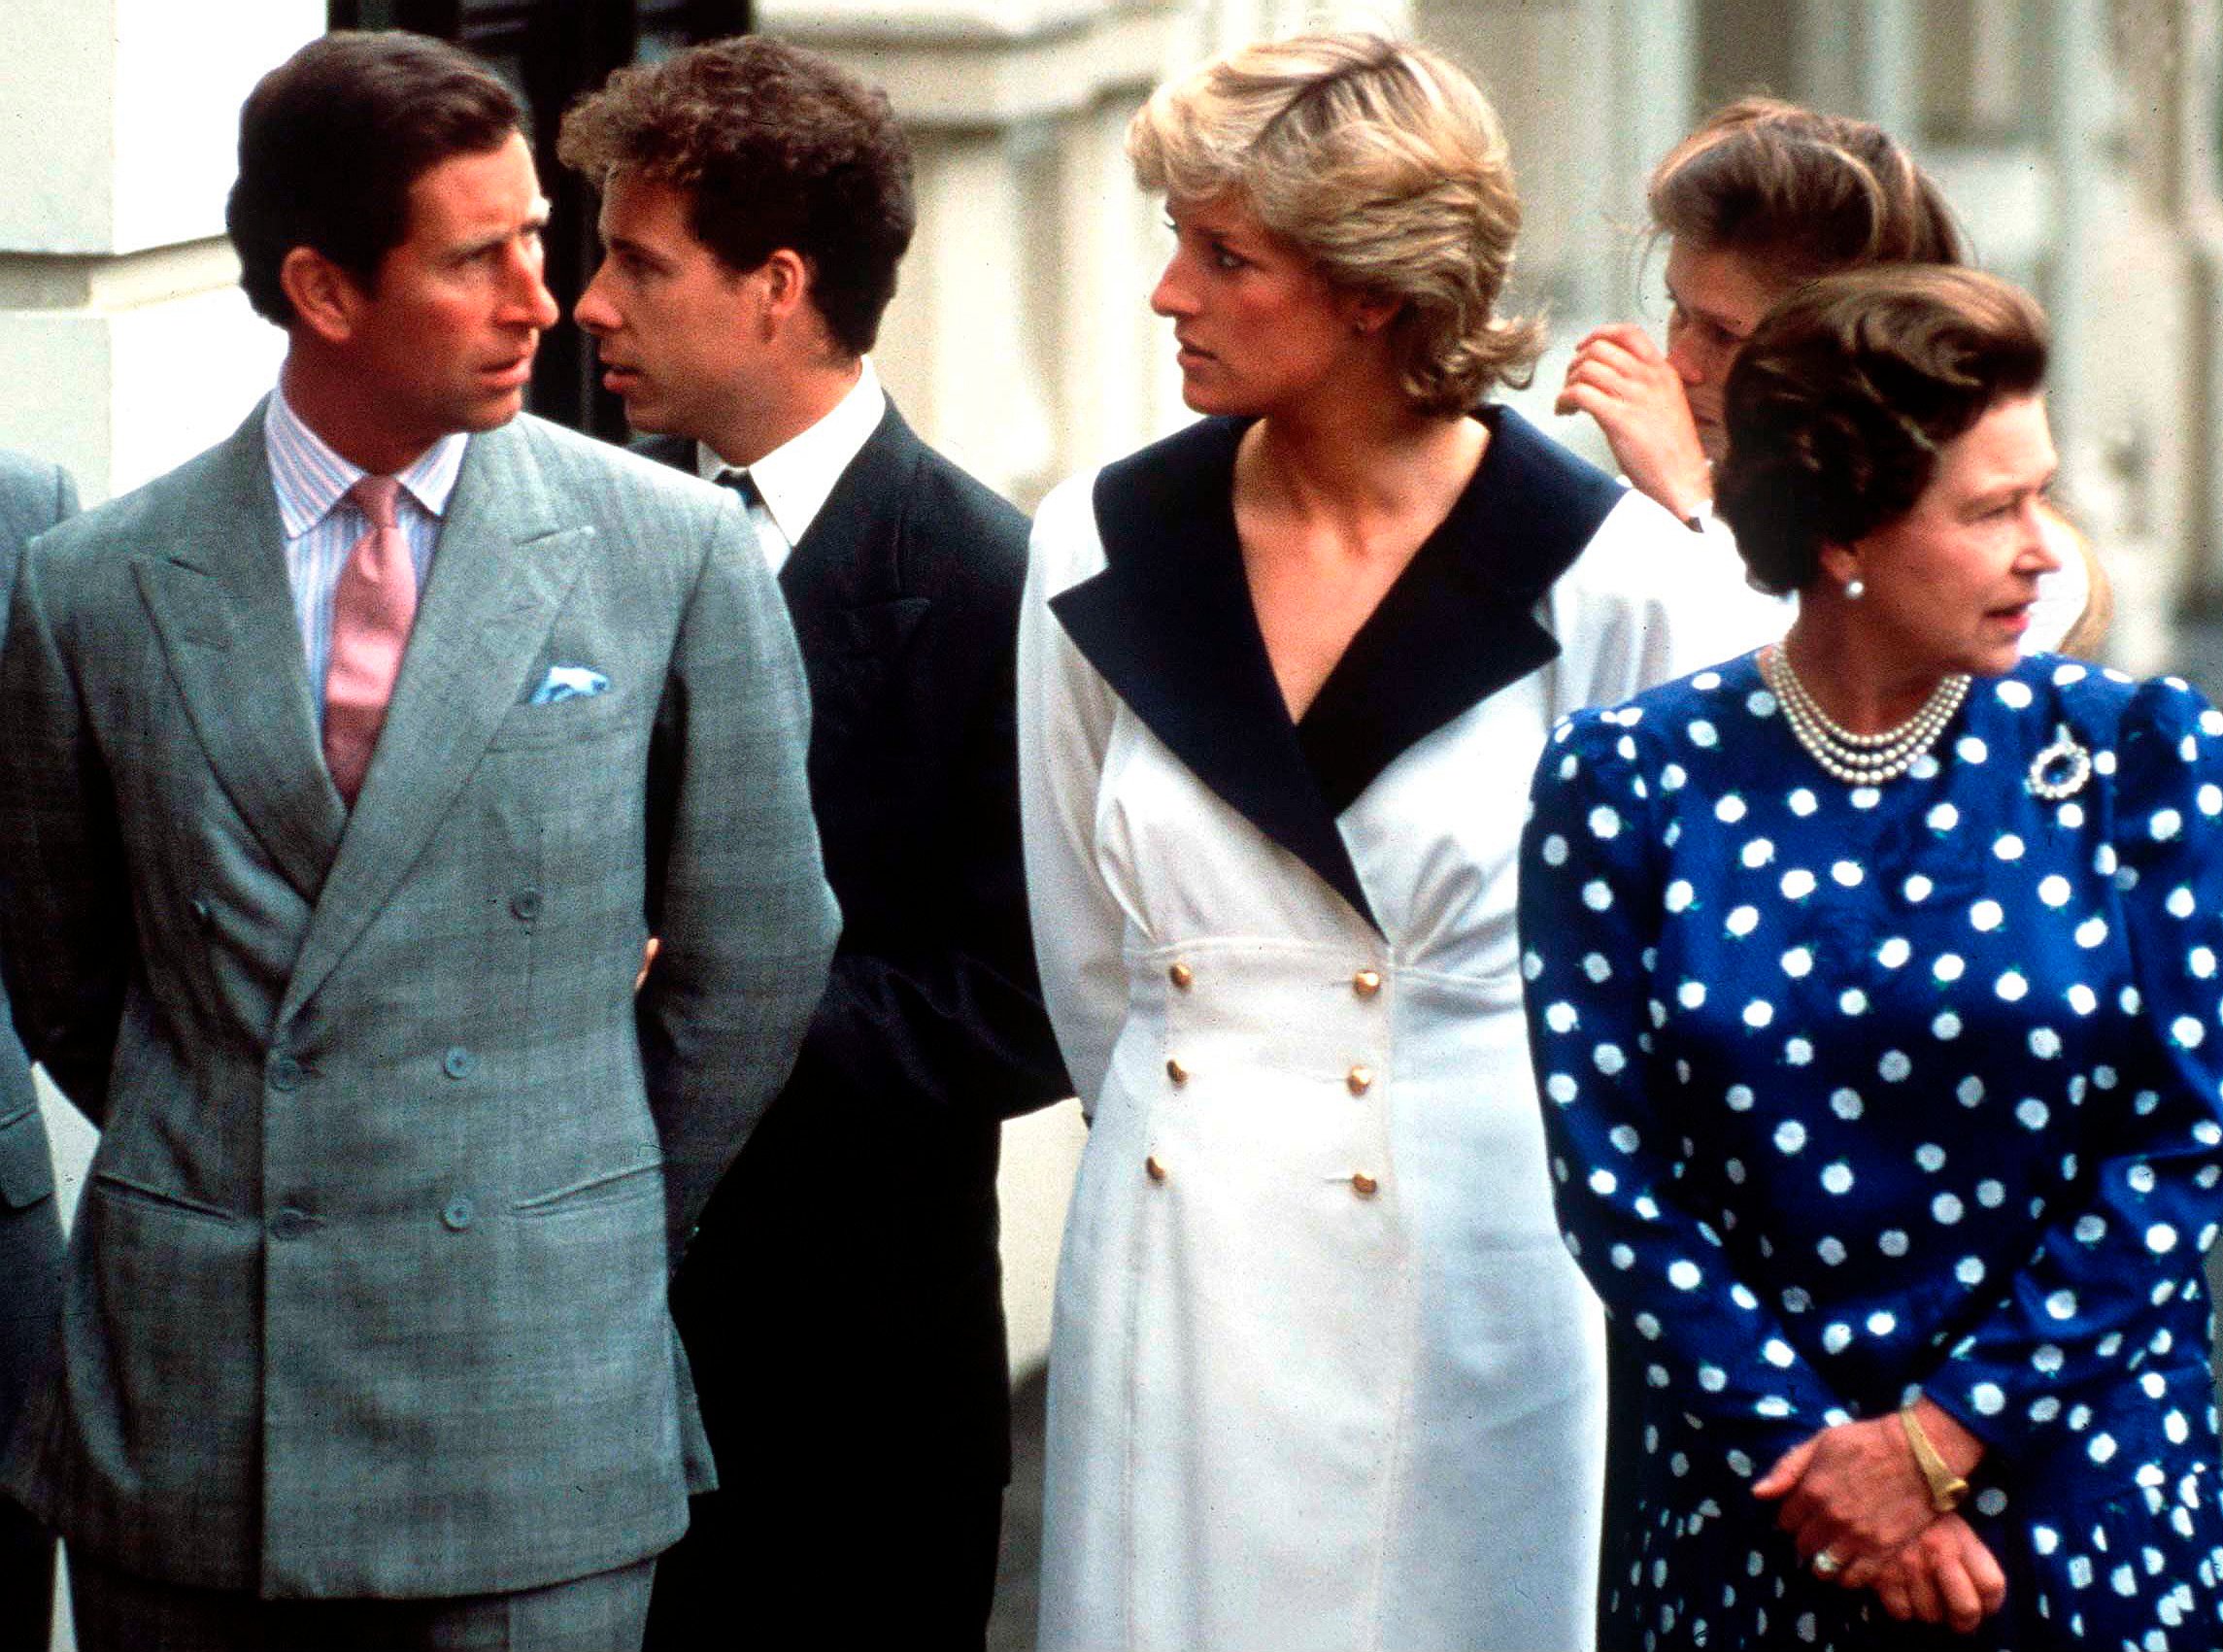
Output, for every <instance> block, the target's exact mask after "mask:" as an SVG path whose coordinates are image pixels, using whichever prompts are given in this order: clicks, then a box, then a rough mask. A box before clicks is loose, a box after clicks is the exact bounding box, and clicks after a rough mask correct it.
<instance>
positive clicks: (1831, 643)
mask: <svg viewBox="0 0 2223 1652" xmlns="http://www.w3.org/2000/svg"><path fill="white" fill-rule="evenodd" d="M1782 648H1783V651H1784V654H1785V657H1787V658H1788V659H1789V660H1790V662H1791V669H1792V670H1793V671H1795V672H1796V673H1798V677H1799V681H1800V683H1801V684H1802V686H1803V687H1804V689H1805V691H1806V692H1807V693H1809V694H1810V695H1812V696H1813V698H1814V700H1815V702H1816V703H1817V704H1819V705H1820V706H1821V708H1822V710H1823V712H1824V713H1825V714H1826V715H1827V716H1828V717H1829V718H1830V720H1831V721H1832V722H1834V723H1836V724H1837V725H1840V726H1841V727H1843V728H1845V729H1847V730H1849V731H1850V732H1852V733H1855V734H1879V733H1881V732H1883V731H1884V730H1885V729H1887V728H1896V727H1898V726H1899V725H1901V724H1903V723H1904V722H1905V721H1906V720H1907V719H1908V718H1910V717H1912V716H1913V715H1914V714H1915V713H1916V712H1918V711H1920V710H1921V709H1922V706H1923V703H1924V702H1925V701H1926V700H1928V699H1929V697H1930V696H1931V694H1932V693H1934V692H1935V691H1937V685H1938V684H1939V683H1941V682H1943V681H1944V680H1945V678H1946V677H1947V676H1948V675H1950V673H1949V672H1948V670H1947V669H1946V668H1945V667H1943V666H1940V665H1937V664H1936V663H1934V662H1933V663H1927V664H1914V663H1908V662H1907V661H1905V660H1903V659H1900V658H1895V657H1893V656H1892V651H1890V650H1889V649H1887V648H1884V647H1882V646H1879V644H1878V642H1877V641H1876V639H1875V637H1874V636H1873V634H1872V630H1871V628H1870V627H1869V626H1866V625H1861V624H1854V623H1853V622H1852V621H1851V620H1850V618H1849V617H1848V616H1846V615H1845V614H1843V613H1842V612H1841V611H1840V606H1839V603H1838V602H1835V601H1830V600H1827V599H1825V600H1824V601H1822V602H1818V603H1817V602H1814V601H1812V600H1810V599H1808V600H1806V601H1803V602H1802V604H1801V606H1800V610H1799V618H1798V620H1797V621H1796V622H1794V623H1793V624H1792V626H1791V629H1790V630H1789V631H1788V632H1787V633H1786V634H1785V635H1784V638H1783V642H1782Z"/></svg>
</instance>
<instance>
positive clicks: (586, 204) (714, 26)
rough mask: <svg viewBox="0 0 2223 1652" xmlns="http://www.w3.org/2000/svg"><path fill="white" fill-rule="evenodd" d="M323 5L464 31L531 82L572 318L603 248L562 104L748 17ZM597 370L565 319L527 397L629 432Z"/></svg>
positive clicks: (731, 11)
mask: <svg viewBox="0 0 2223 1652" xmlns="http://www.w3.org/2000/svg"><path fill="white" fill-rule="evenodd" d="M326 13H327V20H328V21H329V23H330V25H331V26H332V27H333V28H336V29H388V28H398V29H414V30H416V31H417V32H418V33H419V34H429V35H435V36H438V37H439V38H440V39H442V40H452V41H455V42H456V43H457V44H458V45H460V46H464V47H467V48H468V49H469V50H470V51H473V52H476V53H477V54H478V55H479V56H481V57H483V58H485V59H486V60H487V61H488V63H490V64H491V65H492V66H493V68H494V70H495V72H496V73H497V74H499V75H500V76H501V77H502V78H503V79H504V80H505V81H507V82H509V84H511V85H512V86H513V87H514V88H516V90H517V91H519V92H520V93H521V94H522V96H523V98H524V102H525V108H526V109H527V111H528V112H529V113H530V116H531V119H532V139H533V164H534V165H535V166H536V167H538V168H539V170H540V186H541V188H542V189H543V190H544V191H545V192H546V193H547V195H548V202H549V223H548V285H549V289H550V290H551V291H552V292H554V293H555V294H556V302H557V303H559V304H561V305H562V306H563V313H564V315H565V317H566V318H568V317H569V316H570V314H571V306H572V302H573V301H574V300H575V299H577V298H578V296H579V293H580V289H581V288H583V287H585V286H586V285H587V280H588V278H589V276H590V275H592V274H593V271H594V261H595V259H596V257H597V256H598V255H599V248H598V246H597V244H596V242H595V239H594V211H595V203H594V198H593V195H592V193H591V192H590V191H589V189H588V188H587V186H586V185H585V184H584V183H583V182H581V180H579V179H578V178H576V177H574V176H572V175H571V174H570V173H568V172H566V171H565V170H564V169H563V167H562V166H561V165H559V164H558V163H557V161H556V123H557V122H558V121H559V120H561V118H563V112H564V111H565V110H566V109H568V108H570V107H571V104H572V101H573V100H574V99H575V98H577V97H578V96H579V94H580V93H581V92H584V91H590V90H592V89H593V88H594V87H596V86H598V85H600V84H602V83H603V82H604V81H605V80H607V79H608V78H609V75H610V71H611V70H613V69H617V68H620V67H622V66H623V65H624V64H627V63H635V62H642V61H649V60H653V59H655V58H657V57H663V56H668V55H669V54H670V53H672V52H674V51H680V50H681V49H683V48H685V47H689V46H692V45H694V44H695V43H696V42H697V41H704V40H718V39H722V38H723V37H724V36H726V35H729V34H744V33H746V32H748V28H749V0H330V4H329V5H328V7H327V8H326ZM595 378H596V376H595V373H594V356H593V352H592V351H591V350H590V349H589V346H588V342H587V339H586V337H585V336H584V335H583V334H582V333H581V332H580V331H579V329H578V328H576V327H574V326H572V325H571V324H570V322H569V320H565V321H564V323H563V324H561V325H559V326H557V327H556V329H555V330H554V331H552V332H551V333H549V335H548V336H547V337H546V338H544V339H542V340H541V344H540V358H539V360H538V361H537V362H536V363H535V364H534V367H533V374H532V394H531V397H530V402H529V405H530V406H531V408H532V410H533V412H535V413H537V414H539V415H541V416H542V417H543V418H546V419H554V420H556V421H559V422H561V423H564V424H569V425H572V426H574V427H576V428H578V429H581V430H588V431H591V432H593V433H594V434H595V435H597V436H606V437H609V438H611V439H613V440H619V439H623V436H624V433H625V417H624V407H623V403H621V402H620V401H619V400H618V398H617V397H616V396H613V395H611V394H610V393H609V392H608V391H607V390H605V389H603V388H601V386H600V385H599V384H597V383H596V382H595Z"/></svg>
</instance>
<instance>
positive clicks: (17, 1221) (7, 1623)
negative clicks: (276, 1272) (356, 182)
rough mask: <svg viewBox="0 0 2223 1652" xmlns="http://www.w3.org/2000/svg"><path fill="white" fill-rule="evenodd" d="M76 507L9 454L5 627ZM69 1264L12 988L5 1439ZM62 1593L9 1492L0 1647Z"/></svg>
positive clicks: (3, 1318)
mask: <svg viewBox="0 0 2223 1652" xmlns="http://www.w3.org/2000/svg"><path fill="white" fill-rule="evenodd" d="M76 514H77V485H76V484H75V483H73V482H72V481H71V480H70V475H69V472H68V471H66V470H64V469H62V468H61V466H59V465H56V464H49V463H48V462H46V461H45V460H44V459H35V458H32V457H31V456H30V455H27V454H11V453H0V634H5V629H6V624H7V617H8V592H9V591H10V590H11V589H13V588H14V586H15V583H16V567H17V563H18V562H19V561H20V560H21V558H22V555H23V547H24V546H25V545H27V544H29V543H30V541H31V538H32V536H33V535H34V534H39V533H44V532H45V531H46V530H47V529H48V528H50V527H51V526H53V525H54V523H58V522H60V521H62V520H63V519H65V518H67V517H72V516H75V515H76ZM61 1267H62V1225H61V1220H60V1218H59V1217H58V1216H57V1215H56V1214H55V1211H54V1167H53V1160H52V1159H51V1156H50V1155H49V1152H48V1148H47V1127H46V1124H45V1122H44V1121H43V1120H42V1119H41V1118H40V1116H39V1093H38V1091H37V1089H36V1088H34V1087H33V1085H32V1083H31V1064H30V1062H27V1061H25V1060H24V1059H23V1047H22V1045H20V1044H18V1043H17V1041H16V1033H15V1029H14V1028H11V1027H10V1026H9V1025H8V999H7V995H6V993H5V992H0V1444H4V1443H5V1442H6V1440H7V1438H8V1434H9V1433H10V1431H12V1430H13V1429H14V1428H15V1426H16V1414H17V1412H18V1411H19V1410H21V1409H22V1404H23V1396H24V1393H25V1392H26V1390H28V1388H29V1387H30V1384H31V1381H32V1378H33V1377H34V1376H35V1375H36V1373H37V1371H38V1369H39V1366H40V1365H41V1363H42V1362H44V1361H45V1360H46V1359H47V1358H48V1357H49V1355H50V1354H51V1350H52V1346H53V1339H54V1337H53V1333H54V1326H55V1312H56V1309H57V1306H58V1303H59V1291H58V1287H59V1285H60V1283H61ZM53 1596H54V1540H53V1537H52V1535H51V1534H49V1533H48V1532H47V1531H46V1529H45V1528H44V1527H42V1526H40V1524H39V1523H38V1522H37V1521H35V1520H33V1519H32V1518H31V1517H30V1516H29V1515H28V1514H26V1513H24V1512H23V1510H21V1509H20V1508H18V1507H17V1506H16V1505H15V1504H14V1503H12V1502H7V1501H5V1500H0V1652H32V1649H34V1648H43V1647H44V1646H45V1645H46V1644H47V1632H48V1629H49V1627H50V1625H51V1622H52V1617H53Z"/></svg>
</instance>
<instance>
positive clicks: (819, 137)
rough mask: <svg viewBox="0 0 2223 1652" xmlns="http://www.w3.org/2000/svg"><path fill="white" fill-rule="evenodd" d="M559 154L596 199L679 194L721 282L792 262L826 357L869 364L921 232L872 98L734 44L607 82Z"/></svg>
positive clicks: (904, 164) (769, 53) (905, 163)
mask: <svg viewBox="0 0 2223 1652" xmlns="http://www.w3.org/2000/svg"><path fill="white" fill-rule="evenodd" d="M556 153H557V154H558V155H560V156H561V157H562V160H563V164H564V165H566V166H569V167H572V168H575V169H576V170H578V171H580V172H582V173H584V174H586V176H587V178H588V180H589V182H590V183H592V184H593V185H595V187H597V188H607V187H608V186H609V182H610V179H611V177H612V176H613V175H614V174H615V175H623V176H625V177H628V178H633V177H637V178H642V179H646V180H649V181H652V182H655V183H660V184H666V185H671V186H672V187H674V188H676V189H679V190H682V191H684V192H685V193H686V195H687V197H688V224H689V227H690V229H691V230H692V231H693V233H694V237H695V239H696V240H697V241H700V242H701V243H702V244H703V245H704V246H705V247H707V248H709V249H710V251H711V252H712V253H715V254H716V255H717V257H718V259H719V261H720V262H722V263H724V265H725V266H726V267H727V268H728V269H732V270H736V271H748V270H753V269H756V268H757V267H758V265H760V264H761V263H763V261H764V260H765V259H766V258H768V257H770V256H771V255H772V254H773V253H775V252H777V251H779V250H780V249H781V248H783V247H785V248H788V249H790V250H791V251H792V252H794V253H796V254H798V255H799V256H800V257H801V258H802V259H803V261H804V262H805V263H806V264H808V265H809V267H810V272H811V294H812V297H813V298H814V300H815V301H816V303H817V305H818V311H819V314H820V315H821V316H822V317H824V318H825V324H826V328H827V330H828V331H830V332H831V333H832V334H833V337H834V340H835V342H836V343H837V344H839V345H840V347H841V348H842V349H843V350H845V351H847V352H848V353H849V354H852V355H861V354H864V353H865V352H866V351H867V350H870V349H871V348H872V342H873V340H874V338H876V337H877V336H878V334H879V331H880V317H881V313H882V312H883V311H885V310H886V309H887V308H888V301H889V299H891V298H893V296H894V295H895V266H896V264H897V263H898V262H900V261H901V259H902V256H903V253H904V252H905V250H906V249H908V248H909V247H910V245H911V232H912V230H913V229H914V228H916V227H917V224H918V212H917V209H916V207H915V205H914V204H913V201H912V195H911V146H910V143H909V141H908V140H907V139H905V137H904V136H903V129H902V128H901V127H900V126H898V125H897V124H896V123H895V116H894V112H893V110H891V109H890V108H889V106H888V97H887V94H886V93H884V92H882V91H880V90H879V89H878V88H877V87H874V86H869V85H867V84H864V83H863V82H862V81H860V80H859V79H858V78H857V77H856V76H854V75H851V74H849V73H848V72H847V71H845V70H843V69H841V68H838V67H837V66H835V65H834V64H833V63H831V62H829V61H828V60H827V59H826V58H825V57H822V56H820V55H819V54H818V53H817V52H815V51H805V50H803V49H802V48H800V47H796V46H789V45H787V44H785V43H784V42H781V41H775V40H765V39H763V38H761V37H759V36H749V35H744V36H741V37H739V38H737V39H733V40H722V41H716V42H713V43H712V44H710V45H707V46H698V47H695V48H693V49H692V50H690V51H683V52H681V53H679V54H678V55H677V56H674V57H669V58H666V59H665V60H664V61H662V62H660V63H650V64H643V65H640V66H638V67H635V68H630V69H621V70H619V71H618V73H617V74H615V75H613V76H611V77H610V83H609V84H608V85H606V86H604V87H603V88H602V89H601V90H600V91H598V92H595V93H593V94H591V95H590V96H589V97H586V98H584V99H582V100H581V101H580V102H579V103H578V104H577V105H575V106H574V107H573V108H572V110H571V112H570V113H569V114H568V115H566V116H565V117H564V118H563V129H562V132H561V133H560V135H559V137H558V139H557V143H556Z"/></svg>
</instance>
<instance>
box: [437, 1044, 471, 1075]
mask: <svg viewBox="0 0 2223 1652" xmlns="http://www.w3.org/2000/svg"><path fill="white" fill-rule="evenodd" d="M478 1064H479V1058H478V1057H476V1056H474V1055H472V1054H471V1052H470V1051H468V1050H466V1049H464V1048H463V1046H462V1045H460V1044H458V1045H456V1046H455V1048H454V1049H453V1050H450V1051H449V1052H448V1054H447V1055H446V1056H444V1057H442V1058H441V1062H440V1066H441V1070H442V1071H444V1072H445V1073H447V1075H448V1076H449V1077H450V1078H469V1077H470V1076H471V1069H472V1068H473V1067H475V1066H477V1065H478Z"/></svg>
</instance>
